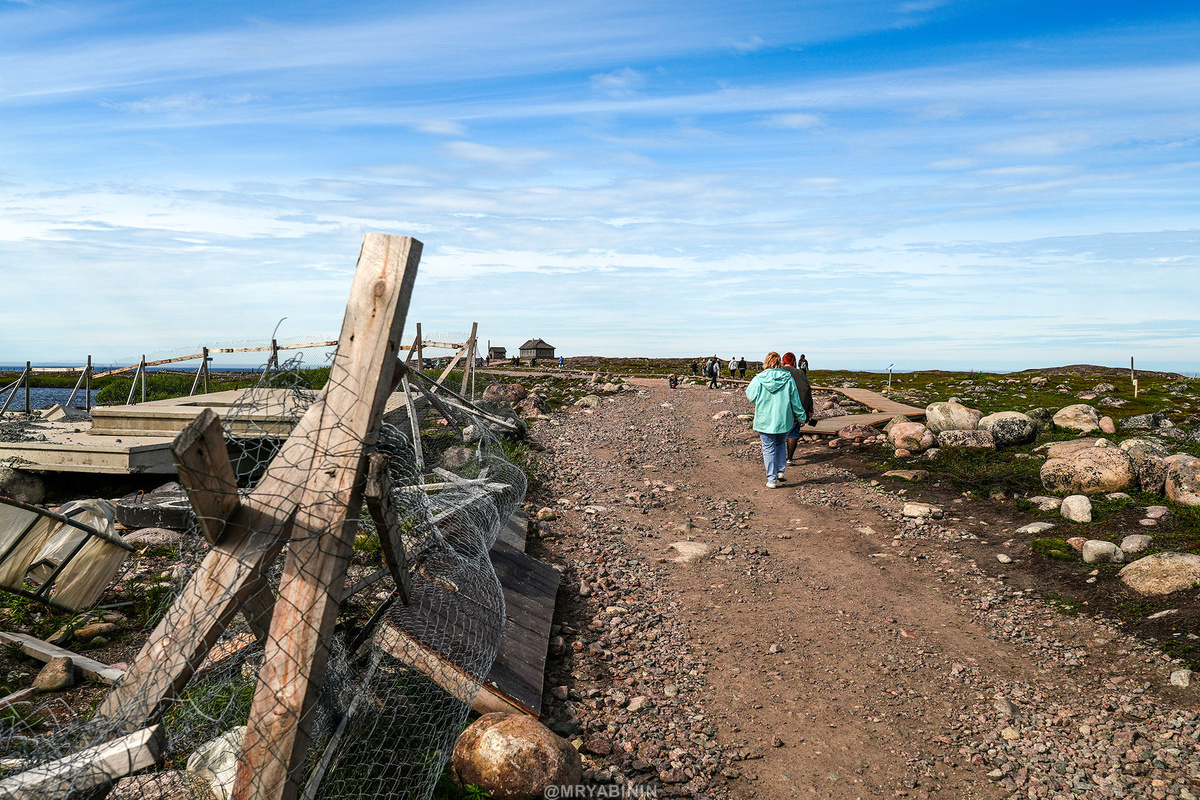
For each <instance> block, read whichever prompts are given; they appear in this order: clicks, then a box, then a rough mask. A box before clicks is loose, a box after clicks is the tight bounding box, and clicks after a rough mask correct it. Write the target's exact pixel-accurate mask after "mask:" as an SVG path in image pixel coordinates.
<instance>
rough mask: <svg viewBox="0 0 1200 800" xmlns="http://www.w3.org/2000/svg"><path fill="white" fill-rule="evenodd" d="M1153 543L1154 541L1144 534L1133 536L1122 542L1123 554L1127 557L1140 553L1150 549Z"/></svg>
mask: <svg viewBox="0 0 1200 800" xmlns="http://www.w3.org/2000/svg"><path fill="white" fill-rule="evenodd" d="M1152 541H1154V540H1153V539H1152V538H1151V537H1149V536H1147V535H1146V534H1144V533H1134V534H1131V535H1129V536H1126V537H1125V538H1124V539H1122V540H1121V552H1123V553H1125V554H1126V555H1132V554H1134V553H1140V552H1142V551H1143V550H1145V549H1146V548H1147V547H1149V546H1150V543H1151V542H1152Z"/></svg>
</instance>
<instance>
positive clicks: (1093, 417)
mask: <svg viewBox="0 0 1200 800" xmlns="http://www.w3.org/2000/svg"><path fill="white" fill-rule="evenodd" d="M1054 424H1055V425H1057V426H1058V427H1060V428H1066V429H1067V430H1069V431H1079V432H1080V433H1091V432H1092V431H1098V430H1100V414H1099V413H1098V412H1097V411H1096V409H1094V408H1092V407H1091V406H1089V405H1088V404H1087V403H1076V404H1075V405H1073V406H1067V407H1066V408H1060V409H1059V410H1058V413H1056V414H1055V415H1054Z"/></svg>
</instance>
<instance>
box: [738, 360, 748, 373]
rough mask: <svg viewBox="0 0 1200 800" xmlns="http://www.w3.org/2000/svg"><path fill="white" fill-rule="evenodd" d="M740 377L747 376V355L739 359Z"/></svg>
mask: <svg viewBox="0 0 1200 800" xmlns="http://www.w3.org/2000/svg"><path fill="white" fill-rule="evenodd" d="M738 377H739V378H745V377H746V357H745V356H742V357H741V358H739V359H738Z"/></svg>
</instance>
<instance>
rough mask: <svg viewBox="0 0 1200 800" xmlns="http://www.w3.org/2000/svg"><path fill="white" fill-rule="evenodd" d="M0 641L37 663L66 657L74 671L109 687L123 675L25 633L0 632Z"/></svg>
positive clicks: (85, 657) (106, 666)
mask: <svg viewBox="0 0 1200 800" xmlns="http://www.w3.org/2000/svg"><path fill="white" fill-rule="evenodd" d="M0 640H3V641H5V642H10V643H12V644H15V645H17V646H18V647H20V648H21V652H23V653H24V654H25V655H27V656H31V657H33V658H36V659H37V660H38V661H45V662H47V663H49V662H50V659H52V658H61V657H62V656H66V657H67V658H69V659H71V663H73V664H74V665H75V669H77V670H79V671H80V672H81V673H83V674H84V675H86V676H87V677H89V678H94V679H96V680H98V681H100V682H101V683H106V684H108V685H110V686H111V685H112V684H114V683H116V682H117V681H118V680H120V678H121V676H122V675H124V674H125V672H124V671H123V670H119V669H117V668H116V667H110V666H109V665H108V664H103V663H101V662H99V661H96V660H95V659H94V658H88V657H87V656H81V655H79V653H72V652H71V651H70V650H67V649H66V648H63V647H59V646H57V645H53V644H50V643H49V642H43V641H42V640H41V639H37V638H34V637H33V636H29V635H28V634H25V633H13V632H11V631H0Z"/></svg>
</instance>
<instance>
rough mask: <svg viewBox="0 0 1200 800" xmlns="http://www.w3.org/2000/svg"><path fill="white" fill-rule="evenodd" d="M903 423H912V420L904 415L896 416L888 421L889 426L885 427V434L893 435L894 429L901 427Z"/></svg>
mask: <svg viewBox="0 0 1200 800" xmlns="http://www.w3.org/2000/svg"><path fill="white" fill-rule="evenodd" d="M901 422H912V420H911V419H909V418H908V417H906V416H904V415H903V414H897V415H896V416H894V417H892V418H891V419H889V420H888V423H887V425H884V426H883V432H884V433H891V432H892V428H894V427H895V426H897V425H899V424H900V423H901Z"/></svg>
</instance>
